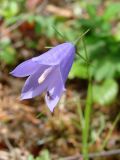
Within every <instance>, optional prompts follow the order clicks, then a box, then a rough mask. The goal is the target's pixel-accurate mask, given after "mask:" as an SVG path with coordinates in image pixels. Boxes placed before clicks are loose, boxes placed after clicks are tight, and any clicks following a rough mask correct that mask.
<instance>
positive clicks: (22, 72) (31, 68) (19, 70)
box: [10, 59, 40, 77]
mask: <svg viewBox="0 0 120 160" xmlns="http://www.w3.org/2000/svg"><path fill="white" fill-rule="evenodd" d="M39 66H40V65H39V64H38V63H36V62H34V61H33V60H32V59H29V60H27V61H25V62H23V63H21V64H20V65H18V66H17V67H16V68H15V69H14V70H13V71H12V72H10V74H12V75H13V76H15V77H26V76H29V75H31V74H33V73H34V72H35V71H36V70H37V69H38V67H39Z"/></svg>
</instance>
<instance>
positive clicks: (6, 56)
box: [0, 38, 16, 64]
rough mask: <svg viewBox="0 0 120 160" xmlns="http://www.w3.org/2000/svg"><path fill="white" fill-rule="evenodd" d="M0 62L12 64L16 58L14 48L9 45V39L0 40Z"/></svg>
mask: <svg viewBox="0 0 120 160" xmlns="http://www.w3.org/2000/svg"><path fill="white" fill-rule="evenodd" d="M0 46H1V50H0V62H4V63H6V64H14V63H15V58H16V52H15V49H14V48H13V47H12V46H11V42H10V40H9V39H7V38H6V39H3V40H1V41H0Z"/></svg>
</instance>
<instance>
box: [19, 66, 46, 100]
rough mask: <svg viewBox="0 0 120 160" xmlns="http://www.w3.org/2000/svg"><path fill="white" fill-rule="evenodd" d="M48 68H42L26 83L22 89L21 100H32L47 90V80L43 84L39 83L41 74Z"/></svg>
mask: <svg viewBox="0 0 120 160" xmlns="http://www.w3.org/2000/svg"><path fill="white" fill-rule="evenodd" d="M47 68H48V66H45V65H43V66H41V67H40V68H39V69H38V70H37V71H36V72H35V73H34V74H32V75H31V76H30V77H29V78H28V79H27V80H26V82H25V84H24V87H23V89H22V94H21V99H30V98H33V97H35V96H38V95H40V94H41V93H42V92H44V91H45V90H46V88H47V84H46V80H45V81H44V82H43V83H42V84H39V83H38V79H39V77H40V76H41V74H42V73H43V72H44V70H45V69H47Z"/></svg>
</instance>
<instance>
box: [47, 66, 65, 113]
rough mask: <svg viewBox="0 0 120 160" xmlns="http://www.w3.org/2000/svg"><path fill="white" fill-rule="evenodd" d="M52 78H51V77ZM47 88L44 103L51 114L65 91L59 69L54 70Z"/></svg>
mask: <svg viewBox="0 0 120 160" xmlns="http://www.w3.org/2000/svg"><path fill="white" fill-rule="evenodd" d="M51 78H52V77H51ZM51 80H52V81H51V83H50V85H49V87H48V91H47V94H46V96H45V100H46V103H47V105H48V108H49V109H50V111H51V112H53V110H54V108H55V106H56V105H57V103H58V101H59V99H60V97H61V95H62V93H63V92H64V91H65V88H64V83H63V80H62V77H61V73H60V70H59V67H57V68H56V69H55V70H54V75H53V78H52V79H51Z"/></svg>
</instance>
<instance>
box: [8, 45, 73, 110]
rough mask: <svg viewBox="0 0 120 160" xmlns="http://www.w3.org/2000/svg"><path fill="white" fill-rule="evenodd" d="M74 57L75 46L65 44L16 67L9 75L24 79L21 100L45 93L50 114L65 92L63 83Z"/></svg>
mask: <svg viewBox="0 0 120 160" xmlns="http://www.w3.org/2000/svg"><path fill="white" fill-rule="evenodd" d="M74 56H75V46H74V45H73V44H72V43H70V42H66V43H63V44H60V45H58V46H56V47H53V48H52V49H50V50H49V51H47V52H46V53H44V54H42V55H40V56H38V57H34V58H31V59H29V60H27V61H25V62H23V63H21V64H20V65H18V66H17V67H16V68H15V69H14V70H13V71H12V72H11V74H12V75H13V76H15V77H26V76H29V77H28V79H27V80H26V82H25V84H24V87H23V89H22V93H21V99H30V98H33V97H35V96H38V95H40V94H41V93H43V92H45V93H46V95H45V100H46V103H47V105H48V107H49V109H50V111H51V112H53V110H54V107H55V106H56V105H57V103H58V101H59V99H60V97H61V95H62V93H63V92H64V91H65V82H66V79H67V77H68V73H69V71H70V69H71V66H72V63H73V60H74Z"/></svg>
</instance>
